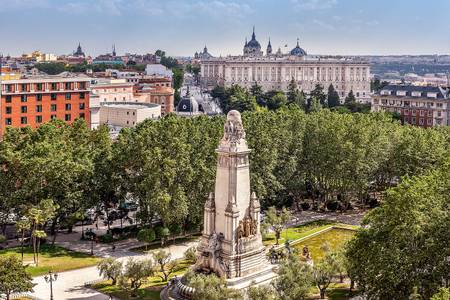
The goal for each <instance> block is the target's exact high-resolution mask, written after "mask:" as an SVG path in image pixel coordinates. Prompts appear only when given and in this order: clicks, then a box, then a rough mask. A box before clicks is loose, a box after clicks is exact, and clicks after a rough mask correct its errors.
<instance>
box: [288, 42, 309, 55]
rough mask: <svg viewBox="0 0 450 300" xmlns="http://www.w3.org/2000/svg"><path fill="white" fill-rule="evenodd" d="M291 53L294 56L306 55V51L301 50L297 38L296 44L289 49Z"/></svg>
mask: <svg viewBox="0 0 450 300" xmlns="http://www.w3.org/2000/svg"><path fill="white" fill-rule="evenodd" d="M291 55H295V56H305V55H306V51H305V50H303V49H302V48H300V45H299V44H298V39H297V46H295V48H294V49H292V50H291Z"/></svg>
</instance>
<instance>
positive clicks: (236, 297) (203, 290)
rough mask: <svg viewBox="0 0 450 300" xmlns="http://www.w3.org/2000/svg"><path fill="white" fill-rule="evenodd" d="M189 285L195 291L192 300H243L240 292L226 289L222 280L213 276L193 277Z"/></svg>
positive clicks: (201, 275) (200, 275)
mask: <svg viewBox="0 0 450 300" xmlns="http://www.w3.org/2000/svg"><path fill="white" fill-rule="evenodd" d="M189 285H190V286H191V287H193V288H194V289H195V292H194V295H193V298H192V299H193V300H205V299H208V300H240V299H243V297H242V295H241V292H240V291H239V290H236V289H232V288H228V287H227V283H226V281H225V279H224V278H219V277H217V276H215V275H214V274H209V275H203V274H197V275H193V276H192V278H191V279H190V280H189Z"/></svg>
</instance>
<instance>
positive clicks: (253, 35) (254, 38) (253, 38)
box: [252, 25, 256, 40]
mask: <svg viewBox="0 0 450 300" xmlns="http://www.w3.org/2000/svg"><path fill="white" fill-rule="evenodd" d="M252 40H256V35H255V25H253V33H252Z"/></svg>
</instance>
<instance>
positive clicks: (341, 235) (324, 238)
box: [293, 228, 355, 262]
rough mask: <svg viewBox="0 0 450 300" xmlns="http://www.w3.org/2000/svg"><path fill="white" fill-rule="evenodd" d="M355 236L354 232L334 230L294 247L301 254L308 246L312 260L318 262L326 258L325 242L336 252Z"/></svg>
mask: <svg viewBox="0 0 450 300" xmlns="http://www.w3.org/2000/svg"><path fill="white" fill-rule="evenodd" d="M354 235H355V231H354V230H349V229H341V228H333V229H330V230H329V231H326V232H324V233H321V234H319V235H316V236H313V237H311V238H307V239H305V240H303V241H301V242H300V243H298V244H295V245H294V246H293V247H294V248H295V249H297V250H298V252H299V253H301V252H302V249H303V247H304V246H308V249H309V252H310V253H311V257H312V259H313V260H314V261H315V262H318V261H319V260H321V259H322V258H323V257H324V256H325V252H324V251H323V250H322V246H323V245H324V244H325V242H326V243H327V244H328V246H329V248H330V251H335V250H338V249H339V248H341V247H342V246H343V245H344V244H345V243H346V242H347V241H348V240H350V239H352V238H353V236H354Z"/></svg>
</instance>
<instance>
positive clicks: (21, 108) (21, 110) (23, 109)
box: [20, 106, 27, 114]
mask: <svg viewBox="0 0 450 300" xmlns="http://www.w3.org/2000/svg"><path fill="white" fill-rule="evenodd" d="M20 112H21V113H23V114H25V113H26V112H27V107H26V106H21V107H20Z"/></svg>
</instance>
